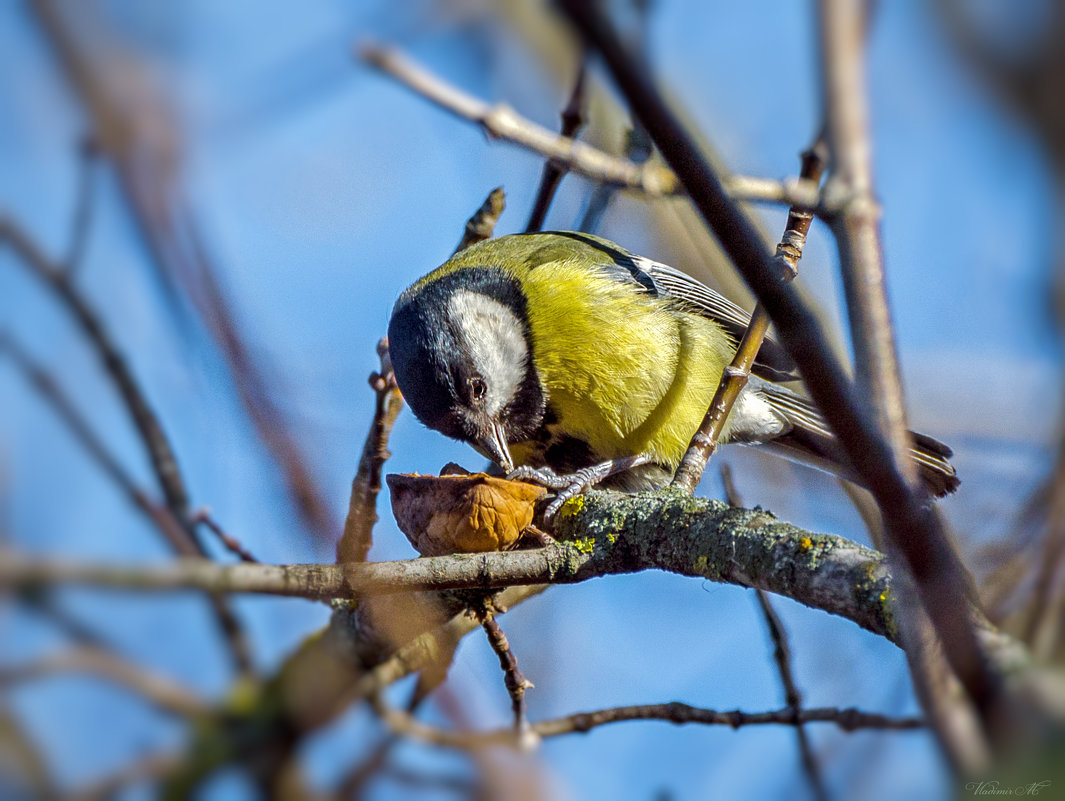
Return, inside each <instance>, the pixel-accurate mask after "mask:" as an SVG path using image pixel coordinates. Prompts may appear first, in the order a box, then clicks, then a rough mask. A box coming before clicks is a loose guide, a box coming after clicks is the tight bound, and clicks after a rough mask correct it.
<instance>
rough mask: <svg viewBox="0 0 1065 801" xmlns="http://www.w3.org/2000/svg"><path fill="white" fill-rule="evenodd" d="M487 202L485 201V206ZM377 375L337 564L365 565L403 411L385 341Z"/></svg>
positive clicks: (372, 379) (379, 345)
mask: <svg viewBox="0 0 1065 801" xmlns="http://www.w3.org/2000/svg"><path fill="white" fill-rule="evenodd" d="M487 202H488V201H486V203H487ZM377 355H378V357H379V358H380V360H381V372H379V373H373V374H372V375H371V376H370V387H371V389H373V391H374V416H373V422H371V423H370V430H369V432H368V433H367V434H366V442H365V444H364V445H363V448H362V457H361V458H360V459H359V468H358V470H357V471H356V473H355V478H354V480H353V481H352V482H351V500H350V502H349V503H348V517H347V519H346V520H345V521H344V535H343V537H341V540H340V543H339V544H338V545H337V561H338V562H365V561H366V555H367V554H368V553H369V552H370V546H371V545H373V527H374V524H375V523H376V522H377V520H378V517H377V495H378V493H380V492H381V469H382V468H383V467H384V463H385V461H386V460H387V459H388V457H389V456H391V455H392V454H391V453H389V451H388V437H389V435H390V434H391V433H392V426H393V424H394V423H395V422H396V417H397V416H398V415H399V412H400V410H401V409H402V408H403V396H402V395H401V394H400V391H399V387H397V386H396V378H395V376H394V375H393V374H392V362H391V361H390V360H389V358H388V339H387V338H384V339H382V340H381V341H380V342H378V343H377Z"/></svg>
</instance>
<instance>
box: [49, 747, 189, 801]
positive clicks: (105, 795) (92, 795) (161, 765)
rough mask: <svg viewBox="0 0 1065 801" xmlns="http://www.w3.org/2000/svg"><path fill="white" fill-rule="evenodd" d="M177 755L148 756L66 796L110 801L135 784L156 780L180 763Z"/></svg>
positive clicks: (79, 800) (84, 800) (85, 800)
mask: <svg viewBox="0 0 1065 801" xmlns="http://www.w3.org/2000/svg"><path fill="white" fill-rule="evenodd" d="M180 760H181V755H180V754H179V753H165V752H164V753H159V754H148V755H147V756H144V757H141V758H139V759H136V760H134V761H133V762H131V763H130V764H128V765H126V766H124V767H122V768H120V769H118V770H117V771H115V772H114V773H111V774H108V775H107V776H104V777H103V778H101V779H97V780H96V781H94V782H93V783H92V784H90V785H88V786H87V787H83V788H82V789H80V790H77V791H76V792H73V793H70V795H69V796H68V797H69V798H70V799H71V801H112V799H114V798H115V797H116V796H118V794H119V793H120V792H121V791H122V790H123V789H125V788H126V787H128V786H129V785H131V784H135V783H136V782H140V781H146V780H151V779H158V778H159V777H161V776H163V775H164V774H166V773H167V772H169V771H171V770H173V769H174V768H175V766H177V765H178V764H179V763H180Z"/></svg>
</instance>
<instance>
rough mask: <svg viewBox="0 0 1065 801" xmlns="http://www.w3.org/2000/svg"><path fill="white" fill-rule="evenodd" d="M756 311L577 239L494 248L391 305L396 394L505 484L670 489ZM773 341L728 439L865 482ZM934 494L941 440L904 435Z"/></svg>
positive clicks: (474, 253) (510, 239) (469, 252)
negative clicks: (797, 386) (487, 463)
mask: <svg viewBox="0 0 1065 801" xmlns="http://www.w3.org/2000/svg"><path fill="white" fill-rule="evenodd" d="M749 321H750V315H749V314H748V313H747V312H746V311H745V310H744V309H743V308H741V307H740V306H738V305H736V304H735V303H733V302H732V301H730V300H728V299H727V298H725V297H724V296H723V295H721V294H720V293H718V292H716V291H714V290H713V289H711V288H710V287H707V286H705V285H704V284H702V283H701V282H699V281H697V280H696V279H694V278H692V277H691V276H689V275H687V274H686V273H683V272H681V271H679V270H676V269H673V268H672V267H669V266H667V265H665V264H661V263H659V262H656V261H653V260H651V259H648V258H645V257H643V256H638V255H635V254H633V253H630V252H629V251H627V250H625V249H624V248H622V247H621V246H619V245H617V244H615V243H613V242H611V241H609V240H606V239H603V238H601V237H597V236H593V235H591V234H586V233H580V232H574V231H550V232H542V233H528V234H511V235H507V236H500V237H496V238H489V239H486V240H483V241H481V242H478V243H476V244H473V245H471V246H469V247H467V248H465V249H463V250H460V251H458V252H457V253H455V254H454V255H453V256H452V257H451V258H450V259H449V260H448V261H447V262H445V263H444V264H443V265H441V266H440V267H438V268H437V269H435V270H433V271H432V272H430V273H429V274H428V275H426V276H424V277H423V278H421V279H419V280H418V281H416V282H415V283H414V284H413V285H411V286H410V287H409V288H408V289H407V290H406V291H404V292H403V293H402V294H401V295H400V297H399V299H398V300H397V301H396V303H395V306H394V308H393V310H392V315H391V319H390V321H389V325H388V349H389V357H390V359H391V363H392V369H393V373H394V375H395V380H396V384H397V385H398V387H399V389H400V391H401V393H402V395H403V397H404V399H405V400H406V402H407V404H408V405H409V406H410V408H411V410H412V411H413V412H414V415H415V416H416V417H417V418H418V420H419V421H421V422H422V423H423V424H424V425H426V426H427V427H429V428H431V429H434V430H436V431H438V432H440V433H442V434H445V435H446V436H448V437H451V438H453V439H457V440H460V441H462V442H466V443H468V444H469V445H471V446H472V447H473V448H474V449H475V450H476V451H477V452H479V453H480V454H482V455H483V456H485V457H487V458H488V459H490V460H491V461H492V462H494V463H495V465H497V466H498V468H499V469H500V470H501V471H502V472H503V473H504V474H506V475H508V477H511V478H516V479H524V480H528V481H533V482H536V483H541V484H543V485H545V486H547V487H550V488H553V489H556V490H558V491H559V492H558V495H557V496H556V498H555V500H554V501H553V502H552V505H551V506H550V507H549V508H548V511H549V513H553V512H554V511H557V509H558V508H559V507H560V506H561V502H562V501H564V500H567V499H568V498H570V497H573V496H574V495H576V494H579V493H580V492H582V491H584V490H586V489H588V488H589V487H591V486H593V485H595V484H602V485H603V486H606V487H612V488H615V489H620V490H623V491H630V492H631V491H639V490H647V489H658V488H661V487H663V486H665V485H666V484H668V483H669V482H670V481H671V479H672V477H673V474H674V471H675V470H676V468H677V466H678V464H679V463H680V461H681V459H682V457H683V455H684V453H685V451H686V450H687V449H688V446H689V443H690V441H691V439H692V436H693V435H694V434H695V432H696V431H697V429H698V428H699V425H700V423H701V422H702V420H703V417H704V415H705V414H706V411H707V407H708V406H709V404H710V401H711V399H712V398H713V396H714V392H715V390H716V389H717V386H718V383H719V382H720V379H721V374H722V372H723V370H724V369H725V367H726V366H727V365H729V363H730V362H731V361H732V358H733V355H734V353H735V349H736V345H737V342H738V341H739V339H740V338H741V337H742V336H743V333H744V331H745V330H746V328H747V324H748V322H749ZM798 380H800V376H799V375H798V373H797V369H796V367H795V364H794V362H793V361H792V360H791V358H790V357H789V356H788V354H787V352H786V350H785V349H784V348H783V347H782V346H781V345H780V344H779V343H778V342H776V341H775V340H773V339H772V338H768V337H767V338H766V339H765V340H764V341H763V344H762V346H761V348H760V350H759V353H758V357H757V359H756V361H755V364H754V366H753V368H752V373H751V376H750V378H749V380H748V383H747V385H746V386H745V388H744V389H743V390H742V392H741V393H740V395H739V398H738V399H737V401H736V403H735V405H734V407H733V409H732V411H731V413H730V415H729V417H728V419H727V420H726V422H725V425H724V428H723V430H722V435H721V438H720V439H721V442H722V444H724V443H740V444H744V445H758V446H762V447H766V448H768V449H770V450H772V451H774V452H776V453H779V454H780V455H783V456H785V457H787V458H790V459H792V460H795V461H799V462H802V463H805V464H809V465H811V466H813V467H816V468H819V469H821V470H824V471H827V472H830V473H833V474H835V475H837V476H840V477H842V478H845V479H848V480H852V481H859V477H858V475H857V474H856V473H855V471H854V470H853V469H852V468H851V467H850V465H849V463H848V459H847V457H846V455H845V453H844V451H843V449H842V447H841V445H840V444H839V442H838V440H837V439H836V437H835V436H834V435H833V433H832V430H831V428H830V426H829V425H828V423H827V422H826V420H825V418H824V417H823V416H822V414H821V412H820V411H819V410H818V409H817V407H816V405H814V404H813V403H812V402H811V401H810V400H808V399H807V398H806V397H804V396H803V395H802V394H800V393H799V392H796V391H794V390H793V389H790V388H789V387H787V386H784V385H783V384H786V383H791V382H795V381H798ZM911 439H912V441H911V447H910V452H909V453H910V457H911V458H912V459H913V460H914V462H915V463H916V466H917V468H918V474H919V476H920V478H921V479H922V482H923V484H924V485H925V487H926V488H927V489H928V490H929V491H930V492H931V493H932V494H933V495H934V496H936V497H942V496H944V495H947V494H949V493H951V492H953V491H954V490H955V489H957V487H958V485H959V479H958V476H957V472H956V471H955V469H954V467H953V465H952V464H951V462H950V458H951V456H952V455H953V454H952V452H951V450H950V448H948V447H947V446H946V445H944V444H943V443H941V442H939V441H937V440H935V439H933V438H931V437H928V436H925V435H923V434H917V433H912V432H911Z"/></svg>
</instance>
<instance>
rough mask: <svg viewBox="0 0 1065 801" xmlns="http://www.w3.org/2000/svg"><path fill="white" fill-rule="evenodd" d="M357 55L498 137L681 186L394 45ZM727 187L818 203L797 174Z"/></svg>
mask: <svg viewBox="0 0 1065 801" xmlns="http://www.w3.org/2000/svg"><path fill="white" fill-rule="evenodd" d="M358 55H359V57H360V58H361V59H362V60H363V61H364V62H366V63H367V64H369V65H370V66H372V67H375V68H376V69H378V70H380V71H381V72H383V73H385V74H386V75H388V76H390V77H392V78H395V79H396V80H398V81H400V82H401V83H403V84H404V85H405V86H407V87H408V88H410V89H412V90H413V91H415V92H417V93H418V94H420V95H421V96H423V97H424V98H425V99H427V100H429V101H430V102H432V103H435V104H436V105H438V106H440V107H441V108H443V109H444V110H445V111H449V112H451V113H452V114H454V115H456V116H457V117H460V118H462V119H465V120H468V121H470V122H473V123H476V124H477V125H478V126H479V127H480V128H481V129H482V130H484V132H485V133H486V134H487V135H488V136H490V137H492V138H493V139H502V140H504V141H506V142H510V143H511V144H516V145H519V146H521V147H524V148H525V149H527V150H531V151H533V152H534V153H537V154H539V155H541V156H543V157H545V158H548V159H554V160H555V161H556V162H558V163H560V164H565V165H566V166H567V168H568V169H569V170H571V171H572V172H576V173H580V174H581V175H584V176H585V177H587V178H591V179H592V180H594V181H597V182H599V183H602V184H609V185H615V186H619V187H623V188H625V189H636V190H639V191H641V192H642V193H644V194H645V195H647V196H649V197H665V196H670V195H677V194H681V193H682V192H683V190H682V188H681V187H680V185H679V184H678V182H677V178H676V176H675V175H674V174H673V172H672V171H671V170H669V169H668V168H667V167H664V166H663V165H661V164H658V163H656V162H652V161H647V162H644V163H642V164H637V163H634V162H632V161H629V160H628V159H624V158H621V157H619V156H614V155H611V154H610V153H606V152H604V151H602V150H599V149H598V148H596V147H593V146H592V145H589V144H586V143H584V142H580V141H577V140H575V139H572V138H569V137H566V136H559V135H558V134H555V133H554V132H552V131H550V130H548V129H547V128H544V127H543V126H542V125H538V124H537V123H535V122H533V121H531V120H529V119H526V118H525V117H522V116H521V115H519V114H518V113H517V112H516V111H514V109H512V108H511V107H510V106H508V105H506V104H504V103H497V104H495V105H489V104H488V103H485V102H484V101H483V100H480V99H478V98H476V97H474V96H473V95H470V94H467V93H466V92H464V91H463V90H461V89H459V88H458V87H456V86H454V85H453V84H449V83H447V82H445V81H444V80H442V79H441V78H439V77H438V76H436V75H434V74H432V73H431V72H429V71H428V70H426V69H424V68H423V67H421V66H420V65H418V64H416V63H415V62H414V61H412V60H410V59H408V58H407V57H406V56H405V55H403V54H402V53H400V52H399V51H398V50H395V49H392V48H387V47H380V46H377V45H372V44H364V45H362V46H360V47H359V49H358ZM727 185H728V191H729V192H730V194H731V195H732V196H733V198H734V199H736V200H749V201H759V202H767V203H787V204H788V205H791V206H799V207H801V208H806V209H820V208H821V198H820V193H819V192H818V189H817V186H815V185H811V184H810V183H809V182H805V181H801V180H788V181H773V180H769V179H765V178H750V177H744V176H733V177H731V178H730V179H729V180H728V184H727Z"/></svg>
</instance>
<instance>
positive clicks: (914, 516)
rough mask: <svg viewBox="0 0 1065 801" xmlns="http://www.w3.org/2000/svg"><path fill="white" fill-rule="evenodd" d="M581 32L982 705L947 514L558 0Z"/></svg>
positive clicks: (611, 40)
mask: <svg viewBox="0 0 1065 801" xmlns="http://www.w3.org/2000/svg"><path fill="white" fill-rule="evenodd" d="M559 2H560V4H561V6H562V8H563V10H564V11H565V12H566V14H567V15H568V16H569V18H570V19H571V20H572V21H573V23H574V24H575V25H576V27H577V28H578V29H579V31H580V32H581V33H582V34H583V35H584V37H585V38H586V39H587V40H588V41H589V42H590V43H591V44H592V45H594V47H595V48H596V49H597V50H598V51H599V52H600V54H601V55H602V56H603V58H604V60H605V61H606V63H607V65H608V67H609V68H610V71H611V73H612V74H613V76H614V78H615V80H616V81H617V83H618V86H619V87H620V88H621V91H622V92H623V93H624V95H625V96H626V97H627V98H628V100H629V102H630V104H631V105H632V108H633V111H634V112H635V113H636V115H637V116H638V117H639V118H640V120H641V121H642V122H643V124H644V126H645V127H646V128H647V130H648V132H649V133H650V134H651V137H652V138H653V139H654V140H655V143H656V144H657V145H658V149H659V151H660V152H661V153H662V156H663V157H664V158H665V160H666V162H667V163H668V164H670V166H672V167H673V169H674V170H675V171H676V173H677V176H678V178H679V179H680V180H681V182H682V183H683V185H684V187H685V188H686V189H687V190H688V193H689V196H690V197H691V199H692V202H693V203H694V204H695V206H696V208H697V209H698V210H699V213H700V214H701V215H702V217H703V219H704V220H705V221H706V223H707V225H708V227H709V228H710V230H712V231H713V232H714V234H715V236H716V237H717V239H718V241H719V242H720V243H721V246H722V248H723V249H724V251H725V252H726V253H727V254H728V256H729V258H730V259H731V261H732V262H733V264H735V265H736V268H737V269H738V270H739V272H740V274H741V275H742V276H743V278H744V280H745V281H746V282H747V284H748V286H750V288H751V290H752V291H753V292H754V293H755V295H756V296H757V298H758V300H759V302H760V303H762V304H763V305H764V306H765V308H766V310H767V311H768V312H769V315H770V317H771V318H772V320H773V322H774V323H775V324H776V327H777V331H778V332H779V333H780V340H781V342H783V343H784V344H785V346H786V347H787V348H788V352H789V353H790V355H791V356H792V358H794V360H795V362H796V364H798V366H799V370H800V371H801V373H802V375H803V378H804V379H805V381H806V385H807V387H808V389H809V390H810V394H811V395H812V396H813V400H814V402H815V403H816V404H817V406H818V407H819V408H820V409H821V411H822V412H823V413H824V415H825V417H826V419H827V420H828V421H829V423H830V425H831V426H832V428H833V431H834V432H835V434H836V436H837V437H838V438H839V441H840V444H841V445H842V446H843V448H844V450H845V451H846V453H847V456H848V458H849V460H850V462H851V465H852V466H853V467H854V468H855V470H856V471H857V473H858V475H859V477H860V478H861V481H862V483H863V484H864V485H865V486H866V487H868V488H869V490H870V491H871V492H872V493H873V495H874V496H875V497H876V500H877V504H878V505H879V507H880V509H881V511H882V513H883V515H884V520H885V521H886V524H887V531H888V533H889V536H890V537H891V538H892V539H893V540H894V541H895V542H896V543H898V545H899V548H900V551H901V552H902V553H903V555H904V556H905V558H906V562H907V563H908V564H909V566H910V569H911V570H912V571H913V572H914V575H915V577H916V578H917V583H918V589H919V591H920V593H921V596H922V600H923V601H924V602H925V605H926V607H927V609H928V610H929V614H930V616H931V618H932V621H933V624H934V625H935V629H936V632H937V634H938V635H939V636H940V637H941V638H942V641H943V646H944V651H945V653H946V655H947V658H948V660H949V661H950V663H951V665H952V667H954V669H955V670H957V671H958V673H959V676H960V677H961V678H962V681H963V684H964V685H965V686H966V689H967V691H968V692H969V693H970V695H971V696H972V697H973V698H974V699H979V701H978V703H979V704H980V705H982V706H983V707H985V708H986V707H988V706H989V705H990V701H991V700H992V699H993V698H994V697H996V696H997V692H996V688H997V687H998V686H999V684H998V682H997V681H996V679H995V678H994V677H993V676H992V675H991V674H990V672H989V670H988V666H987V662H986V661H985V659H984V657H983V655H982V654H981V652H980V648H979V645H978V643H977V639H976V634H975V632H974V629H973V627H972V625H970V623H969V621H970V620H971V619H972V618H971V614H970V609H969V598H968V597H967V596H966V594H965V592H964V591H963V589H962V588H964V587H965V586H966V585H967V580H966V578H965V571H964V570H963V568H962V567H961V565H960V564H959V563H958V561H957V557H956V555H955V554H954V553H953V551H952V550H951V548H950V546H949V544H948V539H947V535H946V531H945V528H944V524H943V521H942V520H941V519H940V517H939V516H938V514H937V513H936V511H935V509H934V508H933V507H932V505H931V503H930V502H929V499H928V498H927V496H926V495H925V494H924V493H915V492H913V491H912V488H911V485H910V482H909V481H908V480H907V477H906V476H905V475H904V474H903V473H901V472H900V471H899V470H898V469H896V464H895V459H894V451H893V449H892V447H891V446H890V445H889V444H888V443H887V442H886V441H885V439H884V437H883V436H882V435H881V432H880V429H879V426H878V425H877V422H876V420H875V419H874V417H873V416H872V415H871V414H870V413H869V411H868V410H867V409H866V407H865V402H864V399H862V398H861V396H860V395H859V394H858V393H857V392H856V391H855V388H854V386H853V385H852V382H851V381H850V379H849V377H848V376H847V373H846V371H845V370H844V369H843V366H842V365H841V364H840V362H839V360H838V358H837V357H836V356H835V354H834V353H833V351H832V349H831V347H830V346H829V343H828V341H827V339H826V337H825V335H824V332H823V331H822V330H821V327H820V326H819V325H818V323H817V319H816V317H815V316H814V314H813V312H812V310H811V309H810V307H809V305H808V304H807V303H806V302H805V301H804V300H803V299H802V298H800V296H799V295H798V294H797V293H795V292H793V291H789V288H788V287H787V286H786V285H785V284H784V283H782V282H781V279H780V276H779V275H778V274H777V270H776V269H774V260H773V254H772V252H771V251H770V250H769V248H768V247H767V245H766V243H765V241H764V239H763V237H762V236H761V234H760V233H759V231H758V229H757V227H756V226H755V224H754V222H753V220H752V219H751V218H750V217H749V215H748V214H746V213H745V212H744V211H743V209H741V208H740V207H739V206H738V205H736V204H735V203H733V202H732V201H731V200H730V198H729V197H728V194H727V192H726V190H725V187H724V186H723V184H722V182H721V180H720V179H719V178H718V177H717V175H716V174H715V173H714V171H713V170H712V169H711V168H710V166H709V164H708V163H707V162H706V159H705V158H704V157H703V155H702V153H701V152H700V151H699V149H698V148H697V147H696V146H695V144H694V143H693V142H692V140H691V138H690V137H689V136H688V134H687V132H686V131H685V130H684V129H683V128H682V127H681V125H680V123H679V122H678V121H677V119H676V117H675V115H674V114H673V113H672V112H671V111H670V110H669V108H668V107H667V106H666V104H665V102H664V101H663V100H662V98H661V96H660V94H659V93H658V92H657V90H656V89H655V88H654V86H653V84H652V83H651V79H650V76H648V75H647V74H646V72H645V71H641V70H640V69H639V68H638V65H637V64H636V63H635V61H634V59H632V58H631V57H630V56H629V54H628V53H626V52H625V50H624V48H623V47H622V45H621V42H620V40H619V38H618V36H617V33H616V32H615V31H614V29H613V27H612V26H611V25H610V23H609V22H608V21H607V20H606V18H605V17H604V16H603V14H602V12H601V9H600V7H599V6H598V4H595V3H586V2H583V0H559Z"/></svg>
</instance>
